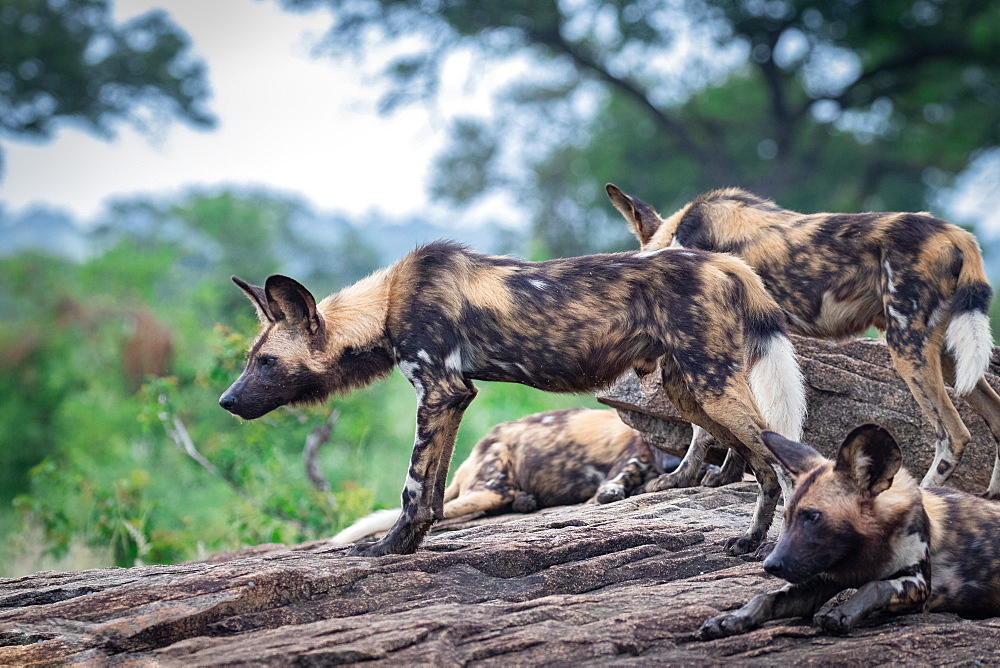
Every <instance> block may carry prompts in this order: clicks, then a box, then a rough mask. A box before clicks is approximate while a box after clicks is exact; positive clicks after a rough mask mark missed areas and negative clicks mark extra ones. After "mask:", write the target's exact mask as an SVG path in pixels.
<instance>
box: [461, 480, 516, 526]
mask: <svg viewBox="0 0 1000 668" xmlns="http://www.w3.org/2000/svg"><path fill="white" fill-rule="evenodd" d="M515 494H516V492H515V490H514V489H513V488H507V489H503V490H494V489H470V490H468V491H467V492H465V493H464V494H462V495H461V496H459V497H458V498H457V499H455V500H454V501H449V502H448V503H446V504H444V516H445V517H446V518H447V519H453V518H456V517H466V516H468V515H475V516H479V515H483V514H485V513H488V512H490V511H493V510H498V509H500V508H503V507H504V506H506V505H507V504H509V503H511V502H512V501H513V500H514V496H515Z"/></svg>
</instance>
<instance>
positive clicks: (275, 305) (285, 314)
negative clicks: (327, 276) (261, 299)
mask: <svg viewBox="0 0 1000 668" xmlns="http://www.w3.org/2000/svg"><path fill="white" fill-rule="evenodd" d="M264 294H265V295H266V297H267V307H268V310H269V311H270V312H271V315H272V316H273V317H274V320H275V321H276V322H281V321H286V322H287V323H288V324H289V325H290V326H292V327H298V328H300V329H303V330H305V331H307V332H308V333H309V334H317V333H318V332H320V331H321V330H322V327H323V321H322V319H321V318H320V316H319V313H318V312H317V311H316V299H315V298H313V296H312V293H311V292H309V291H308V290H306V289H305V287H304V286H303V285H302V284H301V283H299V282H298V281H296V280H295V279H294V278H289V277H288V276H282V275H280V274H275V275H273V276H268V278H267V281H266V282H265V283H264Z"/></svg>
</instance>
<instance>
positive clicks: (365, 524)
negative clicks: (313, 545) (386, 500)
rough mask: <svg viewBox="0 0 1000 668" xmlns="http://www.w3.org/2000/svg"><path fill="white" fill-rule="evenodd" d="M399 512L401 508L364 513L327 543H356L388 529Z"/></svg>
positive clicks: (397, 517)
mask: <svg viewBox="0 0 1000 668" xmlns="http://www.w3.org/2000/svg"><path fill="white" fill-rule="evenodd" d="M401 512H402V508H390V509H388V510H376V511H375V512H374V513H371V514H369V515H365V516H364V517H362V518H361V519H359V520H357V521H356V522H354V524H352V525H351V526H349V527H347V528H346V529H344V530H343V531H341V532H340V533H338V534H337V535H336V536H334V537H333V538H331V539H330V540H329V543H330V544H331V545H350V544H351V543H357V542H358V541H359V540H361V539H362V538H366V537H367V536H370V535H372V534H373V533H379V532H380V531H388V530H389V529H390V528H391V527H392V525H393V524H395V523H396V520H398V519H399V514H400V513H401Z"/></svg>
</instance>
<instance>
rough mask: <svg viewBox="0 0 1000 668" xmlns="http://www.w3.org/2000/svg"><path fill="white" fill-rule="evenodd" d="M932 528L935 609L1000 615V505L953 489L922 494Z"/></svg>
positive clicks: (932, 604)
mask: <svg viewBox="0 0 1000 668" xmlns="http://www.w3.org/2000/svg"><path fill="white" fill-rule="evenodd" d="M922 495H923V502H924V508H925V510H926V511H927V516H928V518H929V519H930V530H931V573H932V575H931V598H930V600H929V601H928V607H929V608H930V609H931V610H938V611H948V612H956V613H958V614H960V615H963V616H965V617H992V616H994V615H1000V503H998V502H996V501H987V500H984V499H982V498H980V497H977V496H973V495H971V494H967V493H965V492H960V491H957V490H953V489H947V488H932V489H924V490H922Z"/></svg>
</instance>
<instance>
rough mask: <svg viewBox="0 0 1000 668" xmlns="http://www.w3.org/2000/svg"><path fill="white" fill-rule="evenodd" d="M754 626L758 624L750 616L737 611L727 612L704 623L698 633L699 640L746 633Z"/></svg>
mask: <svg viewBox="0 0 1000 668" xmlns="http://www.w3.org/2000/svg"><path fill="white" fill-rule="evenodd" d="M754 628H756V624H753V623H752V622H751V620H750V618H749V617H746V616H745V615H741V614H739V613H736V612H727V613H726V614H724V615H719V616H718V617H712V618H711V619H710V620H708V621H707V622H705V623H704V624H702V625H701V628H700V629H698V633H697V634H696V635H697V636H698V639H699V640H715V639H716V638H726V637H728V636H735V635H739V634H740V633H746V632H747V631H750V630H751V629H754Z"/></svg>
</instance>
